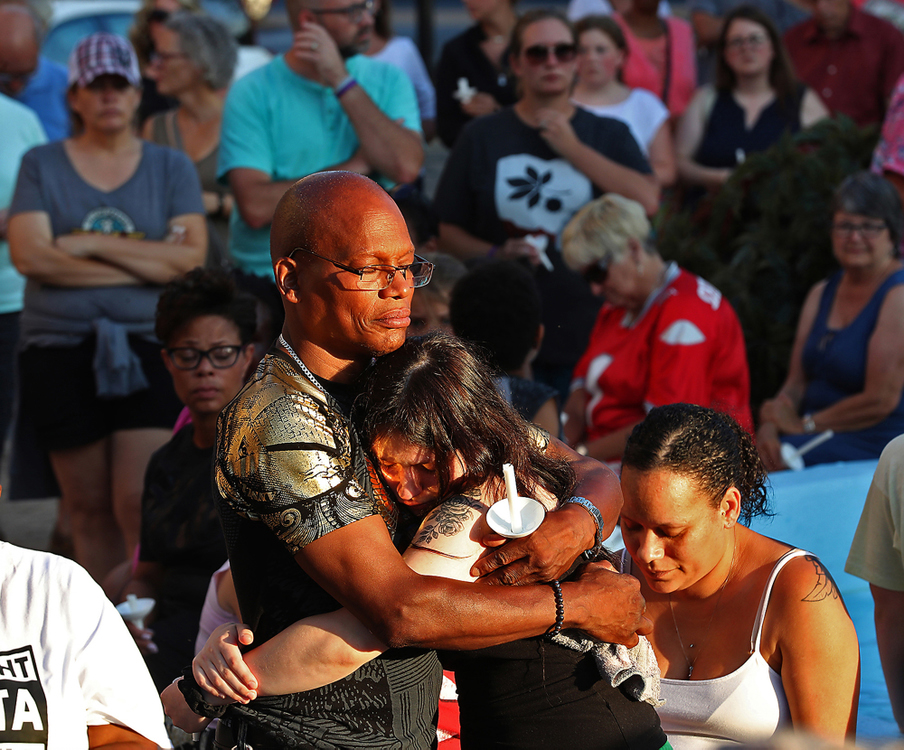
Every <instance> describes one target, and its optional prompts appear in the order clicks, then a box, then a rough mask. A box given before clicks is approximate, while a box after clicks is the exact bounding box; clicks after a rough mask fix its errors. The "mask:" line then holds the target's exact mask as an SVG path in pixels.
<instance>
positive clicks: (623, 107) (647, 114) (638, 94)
mask: <svg viewBox="0 0 904 750" xmlns="http://www.w3.org/2000/svg"><path fill="white" fill-rule="evenodd" d="M575 104H577V105H578V106H579V107H583V108H584V109H586V110H587V111H588V112H593V114H595V115H598V116H599V117H614V118H615V119H616V120H621V121H622V122H623V123H625V125H627V126H628V127H629V128H630V130H631V135H633V136H634V140H636V141H637V145H638V146H640V150H641V151H643V155H644V156H647V155H648V154H649V152H650V141H652V140H653V138H654V137H655V136H656V133H658V132H659V128H660V127H662V124H663V123H664V122H665V121H666V120H668V119H669V110H668V109H667V108H666V106H665V104H663V103H662V101H661V100H660V99H659V97H658V96H656V94H654V93H652V92H651V91H647V90H646V89H631V93H630V94H628V98H627V99H625V100H624V101H623V102H619V103H618V104H612V105H610V106H607V107H592V106H590V105H589V104H582V103H580V102H575Z"/></svg>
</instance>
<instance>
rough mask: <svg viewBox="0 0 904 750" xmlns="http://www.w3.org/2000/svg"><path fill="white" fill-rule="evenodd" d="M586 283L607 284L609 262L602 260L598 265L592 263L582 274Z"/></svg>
mask: <svg viewBox="0 0 904 750" xmlns="http://www.w3.org/2000/svg"><path fill="white" fill-rule="evenodd" d="M581 276H583V277H584V281H586V282H587V283H588V284H605V283H606V279H608V278H609V261H607V260H604V259H603V258H600V259H599V260H598V261H597V262H596V263H591V264H590V265H589V266H587V268H585V269H584V270H583V271H582V272H581Z"/></svg>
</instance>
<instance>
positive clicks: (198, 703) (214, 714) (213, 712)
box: [177, 667, 229, 719]
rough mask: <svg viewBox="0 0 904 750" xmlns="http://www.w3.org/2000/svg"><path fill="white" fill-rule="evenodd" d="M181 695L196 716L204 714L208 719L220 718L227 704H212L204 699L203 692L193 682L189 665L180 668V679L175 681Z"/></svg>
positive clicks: (193, 678) (204, 694)
mask: <svg viewBox="0 0 904 750" xmlns="http://www.w3.org/2000/svg"><path fill="white" fill-rule="evenodd" d="M177 685H178V687H179V690H181V691H182V695H184V696H185V702H186V703H187V704H188V707H189V708H190V709H191V710H192V711H193V712H194V713H196V714H198V716H205V717H207V718H208V719H221V718H223V715H224V714H225V713H226V709H227V708H229V706H212V705H210V704H209V703H208V702H207V700H206V699H205V698H206V696H207V693H205V692H204V691H203V690H202V689H201V688H200V687H199V686H198V683H197V682H195V676H194V675H193V674H192V671H191V667H186V668H185V669H183V670H182V679H181V680H179V682H178V683H177Z"/></svg>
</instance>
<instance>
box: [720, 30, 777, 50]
mask: <svg viewBox="0 0 904 750" xmlns="http://www.w3.org/2000/svg"><path fill="white" fill-rule="evenodd" d="M766 41H767V38H766V35H765V34H749V35H748V36H736V37H735V38H734V39H729V40H727V41H726V42H725V46H726V47H727V48H728V49H735V50H737V49H741V48H742V47H751V48H753V49H757V48H758V47H762V46H763V45H764V44H765V43H766Z"/></svg>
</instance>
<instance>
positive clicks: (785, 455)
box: [781, 430, 835, 471]
mask: <svg viewBox="0 0 904 750" xmlns="http://www.w3.org/2000/svg"><path fill="white" fill-rule="evenodd" d="M834 435H835V432H834V431H833V430H826V431H825V432H822V433H820V434H819V435H817V436H816V437H814V438H813V439H812V440H809V441H807V442H806V443H804V444H803V445H802V446H800V448H795V447H794V446H793V445H791V443H782V447H781V451H782V461H784V462H785V465H786V466H787V467H788V468H789V469H791V470H792V471H802V470H803V469H804V468H805V466H806V464H805V463H804V458H803V457H804V456H805V455H806V454H807V453H809V452H810V451H811V450H813V449H814V448H816V447H818V446H820V445H822V444H823V443H824V442H825V441H826V440H829V439H830V438H832V437H834Z"/></svg>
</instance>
